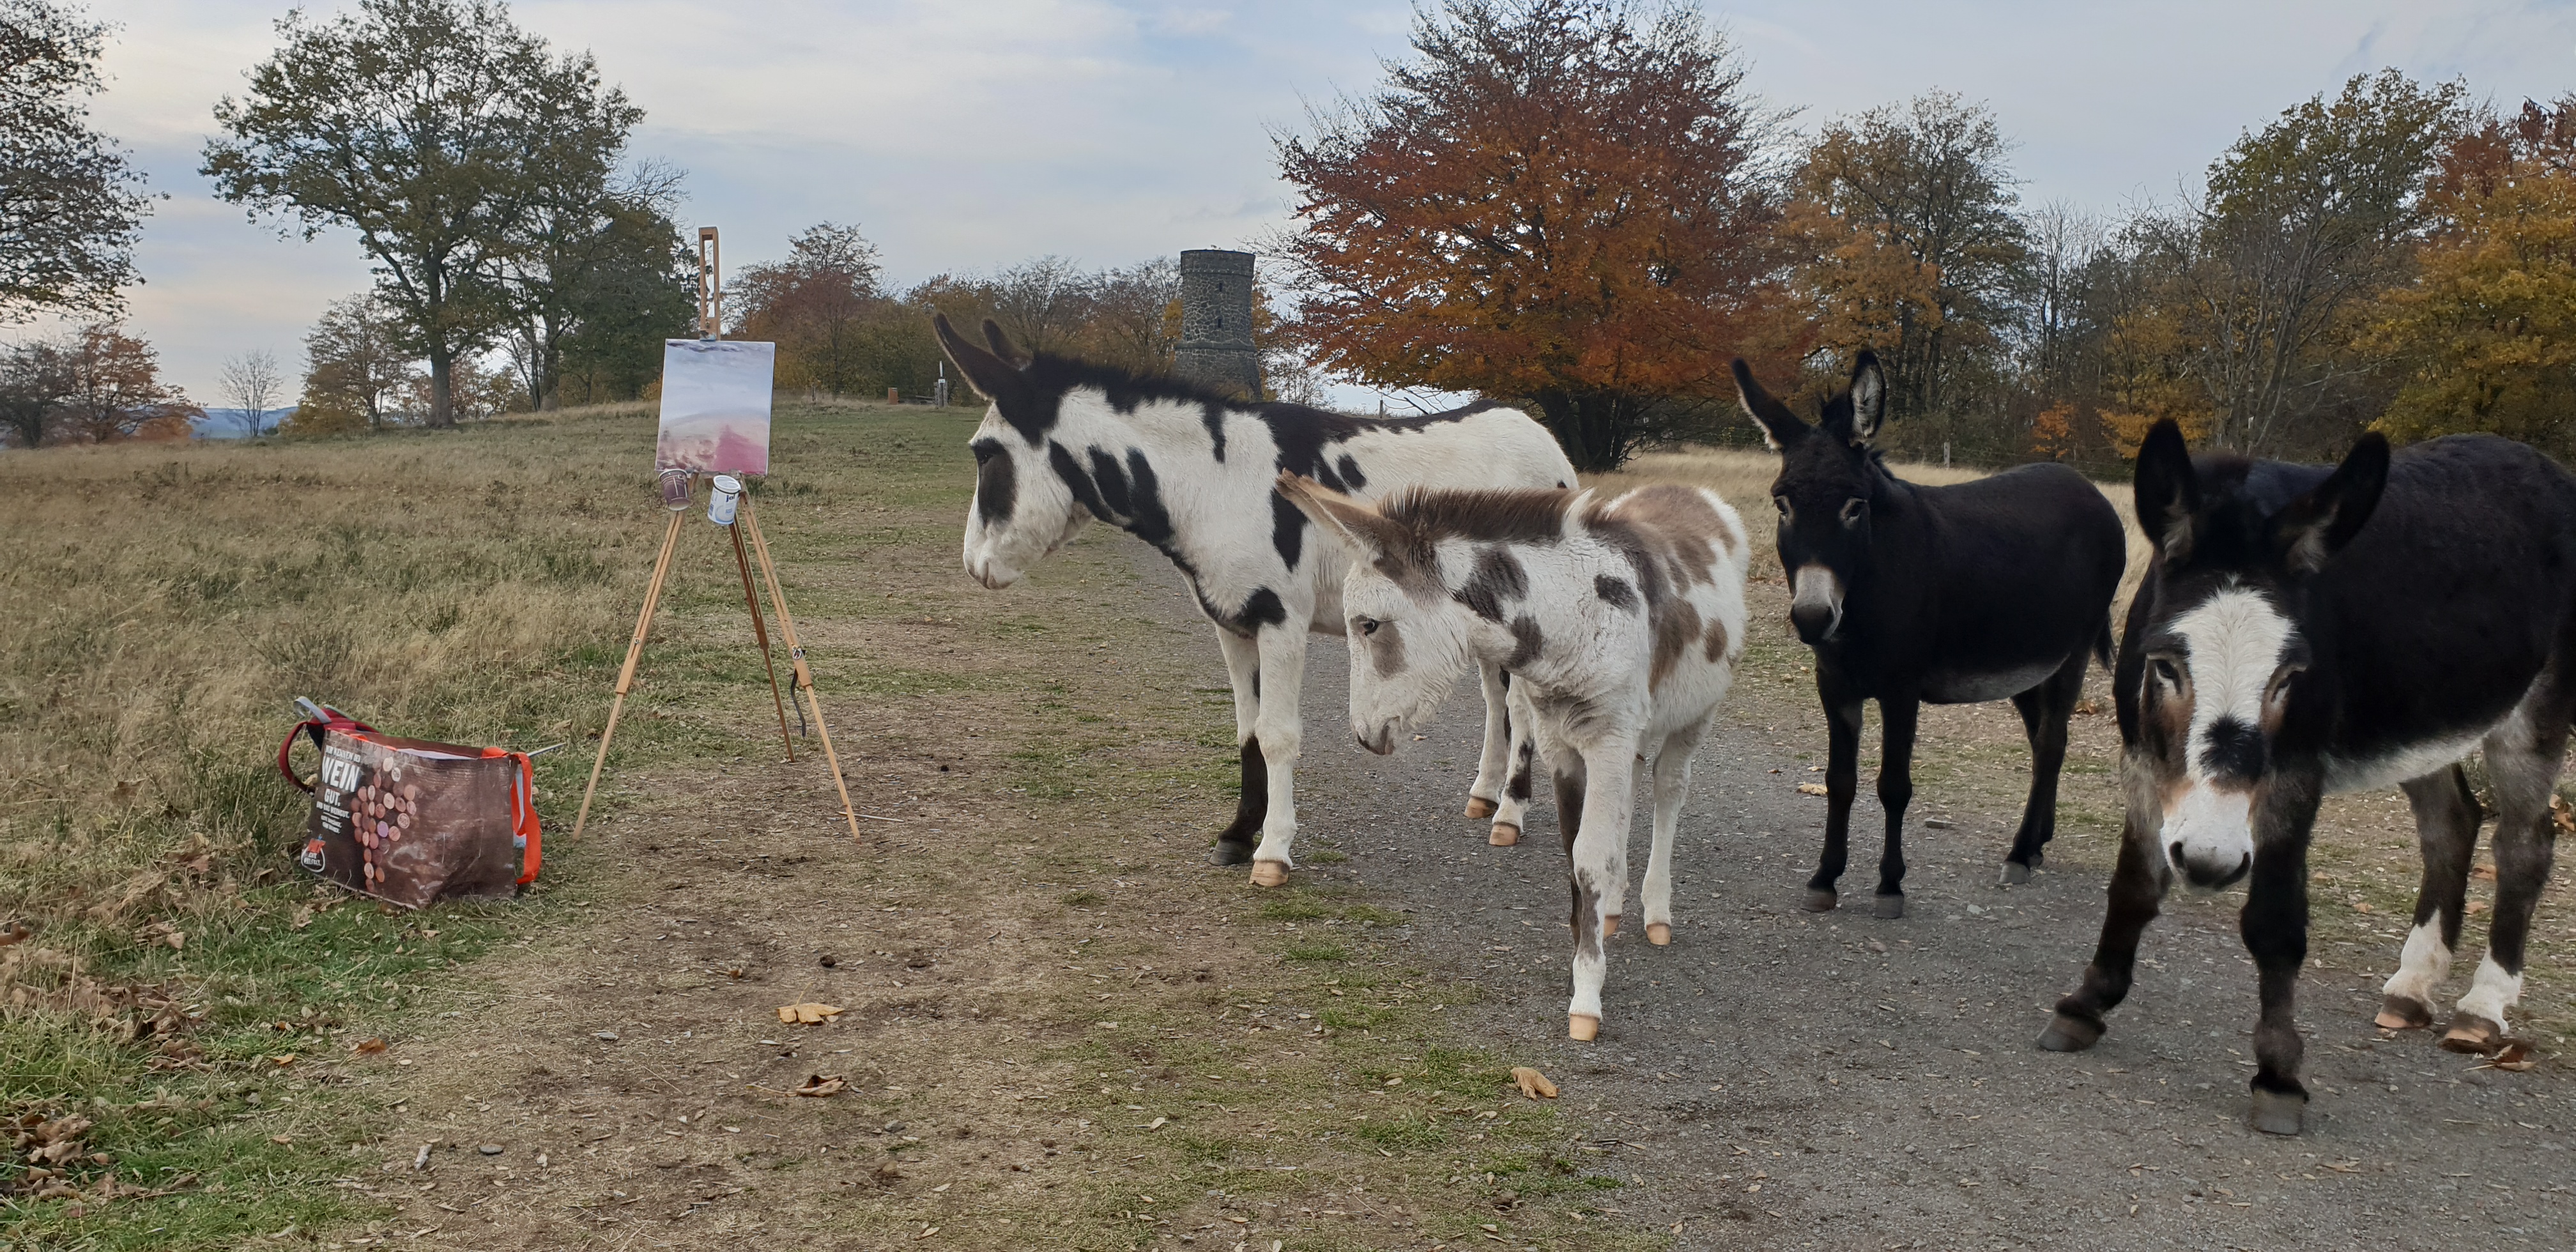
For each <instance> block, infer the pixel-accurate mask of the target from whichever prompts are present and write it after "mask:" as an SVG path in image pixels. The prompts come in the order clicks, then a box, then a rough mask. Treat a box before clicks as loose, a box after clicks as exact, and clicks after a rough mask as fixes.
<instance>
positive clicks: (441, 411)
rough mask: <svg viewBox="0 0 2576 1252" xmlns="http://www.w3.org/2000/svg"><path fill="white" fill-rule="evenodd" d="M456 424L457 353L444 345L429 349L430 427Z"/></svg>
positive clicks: (433, 346)
mask: <svg viewBox="0 0 2576 1252" xmlns="http://www.w3.org/2000/svg"><path fill="white" fill-rule="evenodd" d="M455 424H456V353H455V351H454V350H453V349H450V348H448V347H447V346H445V345H443V344H432V345H430V349H429V425H431V426H432V427H436V428H440V429H444V428H446V427H449V426H454V425H455Z"/></svg>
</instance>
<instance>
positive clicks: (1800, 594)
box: [1789, 565, 1843, 639]
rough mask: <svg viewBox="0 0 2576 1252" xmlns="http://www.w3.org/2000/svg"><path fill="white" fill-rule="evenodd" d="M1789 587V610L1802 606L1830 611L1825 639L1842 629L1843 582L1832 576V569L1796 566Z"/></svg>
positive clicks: (1816, 566) (1795, 609) (1819, 566)
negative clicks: (1795, 572) (1796, 568)
mask: <svg viewBox="0 0 2576 1252" xmlns="http://www.w3.org/2000/svg"><path fill="white" fill-rule="evenodd" d="M1790 588H1791V592H1790V596H1789V609H1790V611H1791V612H1796V611H1797V610H1799V609H1804V608H1821V609H1824V610H1826V611H1827V612H1829V613H1831V614H1832V615H1833V616H1832V618H1831V619H1830V620H1829V621H1828V622H1827V623H1826V625H1825V638H1827V639H1831V638H1833V637H1834V632H1835V631H1837V630H1840V629H1842V624H1843V583H1842V580H1841V579H1839V578H1836V577H1834V572H1833V571H1832V570H1829V569H1826V568H1825V567H1824V566H1821V565H1801V566H1799V567H1798V574H1797V577H1796V578H1794V579H1792V580H1791V581H1790Z"/></svg>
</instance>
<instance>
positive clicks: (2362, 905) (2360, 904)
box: [2352, 900, 2370, 913]
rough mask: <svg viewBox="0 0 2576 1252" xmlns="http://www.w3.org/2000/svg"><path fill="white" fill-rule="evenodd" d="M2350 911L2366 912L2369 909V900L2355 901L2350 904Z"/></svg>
mask: <svg viewBox="0 0 2576 1252" xmlns="http://www.w3.org/2000/svg"><path fill="white" fill-rule="evenodd" d="M2352 911H2353V912H2355V913H2367V912H2369V911H2370V902H2369V901H2368V900H2358V901H2355V902H2354V903H2353V906H2352Z"/></svg>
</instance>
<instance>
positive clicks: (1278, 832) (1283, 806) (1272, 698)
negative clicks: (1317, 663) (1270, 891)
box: [1252, 617, 1306, 887]
mask: <svg viewBox="0 0 2576 1252" xmlns="http://www.w3.org/2000/svg"><path fill="white" fill-rule="evenodd" d="M1291 621H1292V622H1294V623H1295V624H1294V625H1291V626H1273V627H1269V628H1266V629H1264V630H1263V631H1262V632H1261V635H1260V638H1259V643H1260V645H1261V690H1262V692H1263V693H1264V694H1263V696H1262V698H1261V714H1260V716H1259V717H1258V718H1256V719H1254V724H1253V733H1254V735H1255V736H1256V737H1257V738H1259V740H1260V741H1261V759H1262V763H1263V765H1264V767H1265V768H1267V769H1268V770H1269V774H1270V779H1269V781H1270V809H1269V812H1268V813H1267V814H1266V815H1265V816H1264V819H1263V821H1262V823H1261V846H1260V847H1258V848H1255V849H1253V852H1252V885H1253V886H1256V887H1279V886H1285V885H1286V884H1287V882H1288V868H1289V866H1290V865H1291V864H1292V863H1293V862H1291V861H1290V859H1289V847H1290V845H1291V844H1292V843H1294V842H1295V841H1296V838H1297V753H1298V749H1299V746H1300V744H1301V743H1302V742H1303V740H1304V727H1303V726H1302V725H1301V724H1300V723H1299V721H1298V713H1297V694H1298V692H1299V691H1300V690H1301V689H1302V688H1303V686H1304V684H1305V681H1306V630H1305V626H1304V623H1303V622H1302V621H1297V620H1296V619H1295V618H1293V617H1292V618H1291Z"/></svg>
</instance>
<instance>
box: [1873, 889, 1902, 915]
mask: <svg viewBox="0 0 2576 1252" xmlns="http://www.w3.org/2000/svg"><path fill="white" fill-rule="evenodd" d="M1869 911H1870V914H1871V915H1872V916H1874V917H1878V918H1881V919H1883V920H1886V921H1891V922H1892V921H1895V920H1896V919H1897V918H1900V917H1903V916H1905V893H1904V892H1902V891H1897V892H1890V893H1888V894H1886V895H1882V896H1879V897H1877V898H1875V899H1873V900H1871V901H1870V904H1869Z"/></svg>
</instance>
